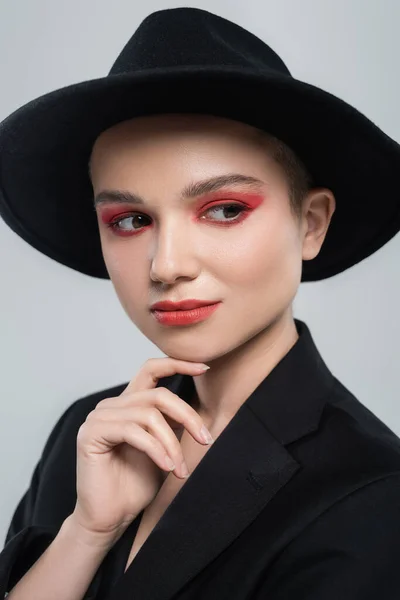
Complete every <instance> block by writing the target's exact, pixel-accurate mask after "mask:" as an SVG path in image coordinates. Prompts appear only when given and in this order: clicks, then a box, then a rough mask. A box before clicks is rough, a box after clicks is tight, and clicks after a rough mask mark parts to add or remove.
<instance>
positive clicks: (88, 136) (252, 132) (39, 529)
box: [0, 8, 400, 600]
mask: <svg viewBox="0 0 400 600" xmlns="http://www.w3.org/2000/svg"><path fill="white" fill-rule="evenodd" d="M0 148H1V150H0V160H1V163H2V171H1V180H0V181H1V204H0V207H1V212H2V215H3V218H4V219H5V221H6V222H7V223H8V224H9V225H10V227H12V228H13V230H14V231H15V232H16V233H18V234H19V235H20V236H21V237H22V238H23V239H25V240H26V241H27V242H29V243H30V244H31V245H32V246H33V247H35V248H36V249H38V250H40V251H42V252H43V253H45V254H47V255H48V256H50V257H51V258H53V259H55V260H57V261H58V262H60V263H62V264H64V265H67V266H69V267H71V268H73V269H76V270H78V271H80V272H82V273H85V274H87V275H90V276H94V277H103V278H110V280H111V281H112V284H113V286H114V288H115V291H116V293H117V295H118V298H119V300H120V302H121V305H122V307H123V309H124V310H125V312H126V313H127V315H128V316H129V318H130V319H131V320H132V322H133V323H134V324H135V325H136V326H137V327H138V328H139V329H140V331H141V332H142V333H143V334H144V335H145V336H146V337H147V338H149V339H150V340H151V341H152V342H154V343H155V344H156V345H157V346H158V347H159V348H160V349H161V350H162V351H163V352H164V353H165V355H166V356H165V358H161V359H151V360H148V361H147V362H146V363H145V364H144V365H143V367H142V368H141V369H140V370H139V372H138V373H137V374H135V375H134V376H133V378H132V380H130V381H129V382H125V383H124V384H122V385H118V386H116V387H114V388H111V389H107V390H102V391H101V392H97V393H94V394H91V395H89V396H86V397H84V398H80V399H78V400H76V401H75V402H74V403H72V404H71V406H70V407H69V408H68V409H67V410H66V411H65V413H64V414H63V415H62V416H61V417H60V419H59V421H58V422H57V424H56V425H55V427H54V429H53V431H52V432H51V434H50V436H49V438H48V441H47V443H46V445H45V448H44V450H43V453H42V456H41V457H40V460H39V461H38V463H37V466H36V468H35V471H34V473H33V475H32V480H31V482H30V486H29V488H28V490H27V492H26V494H25V495H24V497H23V498H22V499H21V501H20V503H19V505H18V506H17V508H16V510H15V513H14V515H13V517H12V521H11V524H10V528H9V531H8V534H7V539H6V543H5V546H4V548H3V551H2V553H1V554H0V594H1V595H2V596H4V595H6V594H7V593H8V598H9V600H10V599H11V600H28V599H31V598H40V599H41V600H54V599H55V598H57V600H81V599H82V598H85V599H86V600H89V599H92V600H94V599H97V600H99V599H101V600H103V599H108V600H123V599H128V598H129V599H130V598H134V599H135V600H145V599H146V600H147V599H151V600H172V599H179V600H189V599H191V600H193V599H196V600H199V599H203V598H204V599H207V600H210V599H218V600H224V599H226V600H228V599H229V600H244V599H246V600H249V599H251V600H264V599H266V598H268V599H269V600H278V599H279V600H283V599H284V598H285V599H289V598H304V599H307V600H317V599H318V600H330V599H332V600H333V599H335V600H337V599H338V598H340V599H341V600H347V599H348V600H350V599H352V600H354V599H357V600H361V599H362V600H367V599H371V600H372V599H374V600H375V599H376V597H377V596H379V595H380V596H381V597H384V598H385V600H390V599H393V600H394V599H395V598H396V599H397V598H398V597H399V594H400V578H399V576H398V564H397V563H398V555H399V551H400V518H399V517H400V440H399V438H398V437H397V436H396V435H395V434H394V433H393V432H392V431H391V430H390V429H389V428H388V427H387V426H386V425H385V424H383V423H382V422H381V421H380V420H379V419H378V418H377V417H376V416H375V415H373V414H372V413H371V412H370V411H369V410H368V409H367V408H366V407H365V406H364V405H363V404H362V403H361V402H360V401H359V400H358V399H356V398H355V397H354V395H353V394H352V393H351V392H350V391H349V390H347V389H346V388H345V387H344V386H343V385H342V384H341V383H340V381H339V380H338V379H337V378H336V377H335V376H334V375H333V374H332V373H331V371H330V370H329V368H328V367H327V365H326V364H325V363H324V361H323V359H322V357H321V355H320V353H319V352H318V349H317V348H316V346H315V344H314V342H313V339H312V336H311V333H310V331H309V329H308V327H307V325H306V324H305V323H304V322H303V321H300V320H298V319H295V318H294V317H293V310H292V304H293V300H294V298H295V296H296V293H297V290H298V287H299V284H300V283H301V282H302V281H315V280H320V279H324V278H326V277H330V276H333V275H335V274H336V273H339V272H341V271H343V270H345V269H347V268H349V267H350V266H352V265H355V264H356V263H357V262H360V261H361V260H363V259H364V258H366V257H367V256H369V255H371V254H372V253H373V252H374V251H376V250H377V249H378V248H380V247H381V246H383V245H384V244H385V243H386V242H387V241H388V240H389V239H391V238H392V237H393V236H394V235H395V234H396V233H397V231H398V230H399V229H400V203H399V200H398V197H397V196H396V195H395V194H393V193H390V191H391V190H394V189H395V185H396V177H397V173H398V169H399V167H400V148H399V146H398V145H397V144H396V143H395V142H393V141H392V140H390V139H389V138H388V137H386V136H385V134H384V133H383V132H381V131H380V130H379V129H378V128H377V127H376V126H374V125H373V124H372V123H371V122H370V121H369V120H368V119H367V118H366V117H364V116H363V115H361V114H360V113H359V112H358V111H356V110H355V109H354V108H352V107H350V106H349V105H347V104H346V103H344V102H343V101H341V100H339V99H338V98H335V97H334V96H332V95H330V94H328V93H326V92H323V91H322V90H318V89H317V88H315V87H313V86H310V85H307V84H305V83H302V82H299V81H298V80H295V79H294V78H292V76H291V75H290V73H289V71H288V70H287V68H286V67H285V65H284V64H283V62H282V61H281V59H280V58H279V57H278V56H277V55H276V54H275V53H274V52H273V50H271V48H269V47H268V46H267V45H266V44H264V43H263V42H262V41H261V40H259V39H258V38H256V37H255V36H254V35H252V34H251V33H249V32H247V31H246V30H244V29H242V28H240V27H239V26H237V25H235V24H233V23H230V22H229V21H227V20H225V19H222V18H221V17H218V16H215V15H213V14H211V13H209V12H206V11H203V10H199V9H191V8H179V9H172V10H163V11H158V12H156V13H153V14H151V15H150V16H149V17H147V18H146V19H145V20H144V22H143V23H142V24H141V25H140V27H139V28H138V30H137V31H136V32H135V33H134V35H133V36H132V38H131V39H130V40H129V42H128V44H127V45H126V46H125V48H124V49H123V51H122V52H121V54H120V56H119V57H118V59H117V61H116V62H115V64H114V66H113V69H112V70H111V72H110V74H109V75H108V76H107V77H105V78H103V79H100V80H94V81H90V82H84V83H82V84H77V85H74V86H69V87H68V88H63V89H62V90H58V91H55V92H53V93H51V94H47V95H45V96H43V97H41V98H39V99H37V100H35V101H33V102H32V103H30V104H28V105H27V106H25V107H22V108H21V109H19V110H18V111H16V112H15V113H13V115H11V116H10V117H9V118H8V119H6V121H4V122H3V123H2V125H1V127H0ZM378 192H379V195H380V198H381V207H380V210H379V211H376V210H375V202H376V197H377V194H378ZM204 363H205V364H204ZM207 366H208V367H209V368H208V369H207Z"/></svg>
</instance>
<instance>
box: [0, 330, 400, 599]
mask: <svg viewBox="0 0 400 600" xmlns="http://www.w3.org/2000/svg"><path fill="white" fill-rule="evenodd" d="M295 323H296V327H297V330H298V332H299V335H300V337H299V340H298V341H297V342H296V344H295V345H294V346H293V347H292V348H291V350H290V351H289V352H288V354H287V355H286V356H285V357H284V358H283V359H282V360H281V361H280V363H279V364H278V365H277V366H276V367H275V368H274V369H273V371H272V372H271V373H270V374H269V375H268V376H267V377H266V378H265V379H264V380H263V381H262V383H261V384H260V385H259V386H258V387H257V388H256V389H255V390H254V391H253V392H252V394H251V395H250V396H249V397H248V398H247V400H246V402H245V403H244V404H243V405H242V406H241V407H240V409H239V410H238V411H237V413H236V414H235V416H234V417H233V419H232V420H231V421H230V422H229V424H228V425H227V426H226V428H225V429H224V431H223V432H222V433H221V434H220V436H219V437H218V438H217V439H216V441H215V443H214V444H213V446H211V448H210V449H209V450H208V452H207V453H206V454H205V456H204V458H203V459H202V460H201V462H200V463H199V464H198V466H197V467H196V469H195V470H194V471H193V472H192V474H191V476H190V477H189V479H188V480H187V482H186V483H185V485H184V486H183V487H182V488H181V489H180V491H179V492H178V494H177V496H176V497H175V498H174V500H173V501H172V503H171V504H170V505H169V507H168V508H167V510H166V512H165V513H164V515H163V516H162V517H161V519H160V521H159V522H158V523H157V525H156V527H155V528H154V529H153V531H152V532H151V534H150V536H149V537H148V539H147V540H146V542H145V544H144V545H143V546H142V548H141V549H140V551H139V553H138V555H137V556H136V558H135V559H134V560H133V562H132V563H131V565H130V566H129V568H128V570H127V572H126V573H125V574H124V573H123V570H124V566H125V564H126V560H127V557H128V554H129V550H130V547H131V544H132V542H133V536H134V534H135V532H136V530H137V527H138V524H139V521H140V518H141V515H142V514H143V513H141V515H139V516H138V517H137V519H135V521H133V523H132V524H131V525H130V527H129V528H128V529H127V530H126V532H125V533H124V535H123V536H122V537H121V538H120V540H118V542H117V543H116V544H115V545H114V547H113V548H112V549H111V550H110V552H109V553H108V554H107V556H106V558H105V560H104V561H103V563H102V565H101V566H100V567H99V570H98V571H97V574H96V576H95V578H94V579H93V581H92V583H91V585H90V587H89V589H88V591H87V593H86V595H85V599H86V600H89V599H94V598H96V599H101V600H103V599H105V598H107V600H172V599H174V600H213V599H215V600H244V599H246V600H289V599H290V600H350V599H351V600H377V598H382V599H384V600H399V598H400V439H399V438H398V436H396V435H395V434H394V433H393V432H392V431H391V430H390V429H389V428H388V427H387V426H386V425H385V424H383V423H382V421H380V420H379V419H378V418H377V417H376V416H375V415H374V414H373V413H371V412H370V411H369V410H368V409H367V408H366V407H365V406H364V405H363V404H362V403H361V402H360V401H359V400H357V399H356V398H355V397H354V395H353V394H352V393H351V392H350V391H348V390H347V389H346V388H345V387H344V386H343V385H342V384H341V383H340V382H339V381H338V379H336V378H335V377H334V376H333V375H332V373H331V372H330V370H329V369H328V367H327V366H326V364H325V363H324V361H323V360H322V358H321V356H320V354H319V352H318V350H317V348H316V346H315V344H314V342H313V339H312V337H311V334H310V331H309V329H308V327H307V326H306V324H305V323H304V322H302V321H299V320H298V319H296V320H295ZM126 385H127V382H126V383H124V384H122V385H120V386H116V387H114V388H110V389H107V390H103V391H101V392H97V393H95V394H92V395H90V396H87V397H84V398H81V399H79V400H77V401H76V402H74V403H73V404H72V405H71V406H70V407H69V408H68V409H67V410H66V411H65V412H64V414H63V415H62V416H61V418H60V419H59V421H58V422H57V423H56V425H55V427H54V429H53V430H52V432H51V433H50V436H49V438H48V440H47V442H46V445H45V447H44V450H43V453H42V456H41V459H40V461H39V462H38V464H37V466H36V468H35V470H34V472H33V475H32V480H31V482H30V486H29V488H28V490H27V492H26V494H25V495H24V496H23V497H22V499H21V501H20V503H19V504H18V506H17V508H16V510H15V513H14V515H13V518H12V521H11V524H10V528H9V531H8V534H7V538H6V540H5V541H6V544H5V547H4V549H3V551H2V553H1V554H0V598H2V597H3V595H4V593H5V592H6V591H8V590H10V589H11V588H12V586H13V585H15V583H16V582H17V581H18V580H19V579H20V578H21V577H22V576H23V575H24V574H25V573H26V571H27V570H28V569H29V568H30V566H31V565H32V564H33V563H34V562H35V561H36V560H37V559H38V558H39V556H40V555H41V553H43V551H44V550H45V548H47V546H48V545H49V544H50V543H51V541H52V539H54V537H55V535H56V534H57V532H58V530H59V528H60V527H61V524H62V522H63V521H64V520H65V518H66V517H67V516H68V515H69V514H71V512H72V511H73V509H74V506H75V501H76V486H75V467H76V436H77V432H78V429H79V427H80V425H81V424H82V423H83V422H84V421H85V419H86V416H87V414H88V413H89V412H90V411H91V410H93V409H94V408H95V406H96V404H97V402H99V401H100V400H101V399H102V398H105V397H110V396H115V395H118V394H120V393H121V392H122V391H123V389H124V388H125V387H126ZM158 385H159V386H165V387H168V388H169V389H171V390H172V391H174V392H175V393H178V394H179V395H180V396H181V397H182V398H183V399H184V400H186V401H188V399H189V398H191V397H192V393H191V392H192V391H193V379H192V378H191V377H190V376H186V375H185V376H183V375H180V374H177V375H174V376H171V377H167V378H164V379H160V380H159V382H158ZM3 493H4V492H3ZM55 600H56V599H55Z"/></svg>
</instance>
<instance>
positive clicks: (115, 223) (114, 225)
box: [107, 203, 251, 235]
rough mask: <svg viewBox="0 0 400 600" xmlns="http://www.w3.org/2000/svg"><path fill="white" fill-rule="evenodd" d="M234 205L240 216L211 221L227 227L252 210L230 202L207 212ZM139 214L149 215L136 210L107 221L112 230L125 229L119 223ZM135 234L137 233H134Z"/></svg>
mask: <svg viewBox="0 0 400 600" xmlns="http://www.w3.org/2000/svg"><path fill="white" fill-rule="evenodd" d="M232 207H233V208H235V209H237V210H240V213H239V216H238V217H237V218H234V219H231V220H230V221H226V222H225V223H223V222H218V221H212V220H211V221H212V222H213V223H217V224H218V225H219V226H222V227H227V226H228V227H229V226H230V224H235V223H238V222H240V221H242V220H243V219H244V218H245V217H246V216H247V214H246V213H248V212H249V211H250V210H251V209H250V208H248V207H247V206H244V205H242V204H237V203H229V204H216V205H214V206H211V207H210V208H208V209H207V210H206V211H205V212H206V213H207V212H209V211H212V210H214V211H215V210H220V209H221V208H222V209H224V208H232ZM138 215H139V216H141V217H147V215H144V214H142V213H138V212H134V213H130V214H126V215H123V216H121V217H119V218H118V219H114V221H110V222H109V223H107V227H109V228H110V229H111V230H114V231H123V230H122V229H121V227H120V225H119V223H120V222H121V221H124V220H125V219H129V218H132V217H135V216H138ZM132 231H133V232H139V231H142V229H135V230H132ZM124 233H127V234H128V233H132V232H128V231H124ZM133 235H135V233H133Z"/></svg>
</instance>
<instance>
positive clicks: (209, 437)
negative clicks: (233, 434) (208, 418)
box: [200, 425, 214, 444]
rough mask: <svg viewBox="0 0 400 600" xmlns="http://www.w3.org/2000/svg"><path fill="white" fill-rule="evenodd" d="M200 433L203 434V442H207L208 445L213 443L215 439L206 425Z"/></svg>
mask: <svg viewBox="0 0 400 600" xmlns="http://www.w3.org/2000/svg"><path fill="white" fill-rule="evenodd" d="M200 433H201V436H202V438H203V440H204V441H205V442H206V444H212V443H213V441H214V439H213V437H212V435H211V433H210V432H209V431H208V429H207V427H206V426H205V425H203V427H202V428H201V430H200Z"/></svg>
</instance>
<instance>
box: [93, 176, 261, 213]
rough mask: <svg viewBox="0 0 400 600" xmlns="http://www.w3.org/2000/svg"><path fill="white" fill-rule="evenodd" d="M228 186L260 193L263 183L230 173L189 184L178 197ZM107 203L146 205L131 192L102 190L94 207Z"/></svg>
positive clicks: (254, 178) (190, 196)
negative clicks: (245, 188)
mask: <svg viewBox="0 0 400 600" xmlns="http://www.w3.org/2000/svg"><path fill="white" fill-rule="evenodd" d="M228 185H237V186H239V185H240V186H241V187H247V188H250V189H253V190H254V189H256V190H258V191H261V190H262V188H263V187H264V185H265V182H264V181H262V180H261V179H257V178H256V177H251V176H250V175H244V174H242V173H230V174H227V175H219V176H217V177H211V178H210V179H203V180H201V181H196V182H191V183H189V185H187V186H186V187H184V188H183V190H182V191H181V194H180V197H181V199H182V200H184V199H187V198H196V197H197V196H201V195H204V194H209V193H211V192H215V191H217V190H219V189H221V188H223V187H226V186H228ZM106 202H107V203H109V202H111V203H112V202H127V203H129V204H146V201H145V200H144V199H143V198H142V197H141V196H139V195H138V194H135V193H133V192H128V191H127V190H103V191H101V192H99V193H98V194H97V195H96V197H95V198H94V202H93V203H94V207H95V208H96V207H97V206H99V205H100V204H104V203H106Z"/></svg>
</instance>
